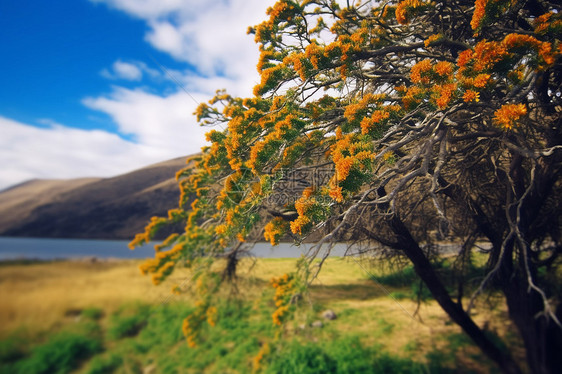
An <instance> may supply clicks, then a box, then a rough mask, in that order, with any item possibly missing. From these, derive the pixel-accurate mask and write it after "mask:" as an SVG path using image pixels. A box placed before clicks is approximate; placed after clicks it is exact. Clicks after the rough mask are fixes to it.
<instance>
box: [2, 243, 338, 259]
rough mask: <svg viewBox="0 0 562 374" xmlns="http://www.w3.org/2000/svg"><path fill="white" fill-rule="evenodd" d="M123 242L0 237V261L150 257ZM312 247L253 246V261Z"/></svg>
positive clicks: (148, 248) (147, 247)
mask: <svg viewBox="0 0 562 374" xmlns="http://www.w3.org/2000/svg"><path fill="white" fill-rule="evenodd" d="M127 244H128V241H127V240H90V239H40V238H10V237H0V261H1V260H15V259H39V260H54V259H63V258H80V257H97V258H123V259H126V258H148V257H153V256H154V247H153V244H150V245H145V246H143V247H140V248H137V249H135V250H133V251H131V250H130V249H129V248H128V247H127ZM311 246H312V244H303V245H301V246H299V247H297V246H294V245H292V244H290V243H280V244H279V245H278V246H275V247H273V246H271V245H270V244H269V243H257V244H256V245H255V246H254V249H253V250H252V254H253V255H254V256H256V257H267V258H295V257H300V256H301V255H302V254H303V253H304V254H306V252H307V251H308V249H309V248H310V247H311ZM346 248H347V247H346V245H345V244H337V245H336V247H335V248H334V249H333V250H332V252H331V255H332V256H343V255H344V254H345V250H346Z"/></svg>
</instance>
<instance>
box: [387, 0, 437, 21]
mask: <svg viewBox="0 0 562 374" xmlns="http://www.w3.org/2000/svg"><path fill="white" fill-rule="evenodd" d="M430 5H431V3H430V2H424V1H421V0H403V1H401V2H400V3H399V4H398V6H397V7H396V11H395V14H396V21H398V23H400V24H402V25H407V24H408V23H409V22H410V20H409V17H410V16H411V15H412V14H413V13H414V12H415V11H416V10H422V9H425V8H427V7H428V6H430Z"/></svg>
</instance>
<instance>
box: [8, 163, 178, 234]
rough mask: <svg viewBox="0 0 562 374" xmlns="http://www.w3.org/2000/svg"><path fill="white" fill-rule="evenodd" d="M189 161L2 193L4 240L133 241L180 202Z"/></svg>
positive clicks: (41, 182)
mask: <svg viewBox="0 0 562 374" xmlns="http://www.w3.org/2000/svg"><path fill="white" fill-rule="evenodd" d="M184 166H185V157H181V158H177V159H173V160H169V161H165V162H162V163H158V164H154V165H150V166H147V167H145V168H142V169H139V170H135V171H132V172H130V173H127V174H123V175H119V176H116V177H112V178H81V179H72V180H31V181H28V182H25V183H22V184H20V185H17V186H14V187H11V188H9V189H7V190H4V191H1V192H0V236H22V237H24V236H25V237H45V238H84V239H130V238H132V237H133V236H134V234H135V233H137V232H139V231H142V229H143V228H144V226H145V224H146V223H147V221H148V220H149V219H150V217H151V216H155V215H165V214H166V212H167V210H168V209H170V208H172V207H174V206H176V204H177V201H178V198H179V189H178V185H177V183H176V181H175V179H174V175H175V173H176V171H178V170H179V169H181V168H182V167H184Z"/></svg>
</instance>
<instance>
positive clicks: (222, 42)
mask: <svg viewBox="0 0 562 374" xmlns="http://www.w3.org/2000/svg"><path fill="white" fill-rule="evenodd" d="M91 1H94V2H96V3H105V4H107V5H108V6H110V7H112V8H115V9H119V10H121V11H124V12H126V13H127V14H129V15H132V16H134V17H137V18H141V19H143V20H145V21H146V22H147V25H148V26H149V31H148V32H147V34H146V35H145V40H146V41H147V42H149V43H150V44H151V45H152V46H153V47H154V48H155V49H158V50H160V51H162V52H165V53H168V54H170V55H171V56H173V57H174V58H175V59H177V60H178V61H185V62H188V63H190V64H191V65H193V66H195V67H196V68H197V69H198V71H199V72H200V73H202V74H203V75H204V76H205V77H209V78H214V77H224V76H226V77H227V78H229V79H232V80H235V81H236V82H239V83H240V84H243V85H244V86H245V89H248V87H250V88H251V86H253V85H254V84H255V83H256V82H257V80H258V74H257V72H256V69H255V66H256V63H257V58H258V46H257V45H256V44H255V43H254V40H253V37H252V36H251V35H247V34H246V31H247V29H248V26H253V25H256V24H258V23H260V22H261V21H262V20H264V19H265V18H266V17H267V16H266V14H265V11H266V9H267V7H268V6H271V5H272V4H273V2H274V1H273V0H229V1H225V0H215V1H208V2H202V1H196V0H187V1H179V0H178V1H175V0H168V1H163V2H161V1H158V0H91ZM248 81H250V82H251V84H248V83H247V82H248ZM216 88H222V87H216ZM240 94H241V95H245V96H246V95H250V94H251V90H248V91H244V92H240Z"/></svg>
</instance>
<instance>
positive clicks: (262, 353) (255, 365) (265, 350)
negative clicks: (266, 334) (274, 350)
mask: <svg viewBox="0 0 562 374" xmlns="http://www.w3.org/2000/svg"><path fill="white" fill-rule="evenodd" d="M270 351H271V348H270V347H269V344H267V343H265V344H263V345H262V346H261V348H260V350H259V352H258V354H257V355H256V356H255V357H254V358H253V359H252V369H253V372H254V373H257V372H259V371H260V370H261V368H262V363H263V359H264V358H265V357H266V356H267V355H268V354H269V353H270Z"/></svg>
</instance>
